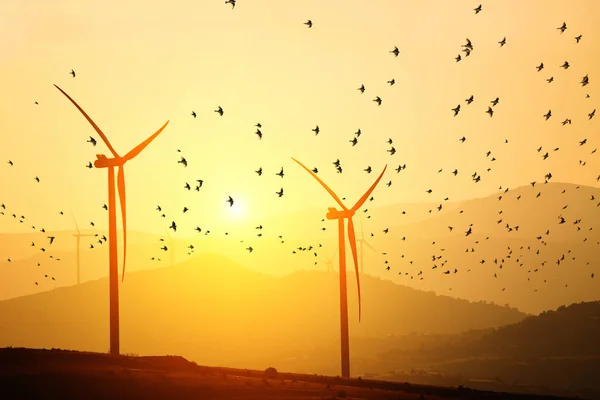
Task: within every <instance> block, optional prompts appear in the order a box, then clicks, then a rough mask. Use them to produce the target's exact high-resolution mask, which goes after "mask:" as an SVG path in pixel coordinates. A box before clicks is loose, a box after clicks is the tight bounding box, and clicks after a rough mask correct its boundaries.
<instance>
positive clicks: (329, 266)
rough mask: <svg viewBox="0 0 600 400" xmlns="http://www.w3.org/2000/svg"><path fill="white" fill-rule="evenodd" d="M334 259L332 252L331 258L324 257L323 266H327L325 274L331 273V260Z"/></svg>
mask: <svg viewBox="0 0 600 400" xmlns="http://www.w3.org/2000/svg"><path fill="white" fill-rule="evenodd" d="M334 258H335V252H333V255H332V256H331V258H329V257H327V256H325V260H326V261H325V264H326V265H327V272H333V259H334Z"/></svg>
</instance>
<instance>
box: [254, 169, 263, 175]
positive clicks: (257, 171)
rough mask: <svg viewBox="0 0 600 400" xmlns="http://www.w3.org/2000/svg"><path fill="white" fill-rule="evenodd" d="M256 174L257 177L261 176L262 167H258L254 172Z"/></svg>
mask: <svg viewBox="0 0 600 400" xmlns="http://www.w3.org/2000/svg"><path fill="white" fill-rule="evenodd" d="M254 172H256V173H257V174H258V176H261V175H262V167H260V168H259V169H258V170H256V171H254Z"/></svg>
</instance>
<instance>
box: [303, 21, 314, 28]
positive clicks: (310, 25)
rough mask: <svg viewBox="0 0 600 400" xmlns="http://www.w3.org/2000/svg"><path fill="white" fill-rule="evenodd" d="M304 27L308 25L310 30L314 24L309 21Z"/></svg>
mask: <svg viewBox="0 0 600 400" xmlns="http://www.w3.org/2000/svg"><path fill="white" fill-rule="evenodd" d="M304 25H308V27H309V28H312V26H313V23H312V21H311V20H310V19H309V20H308V21H306V22H305V23H304Z"/></svg>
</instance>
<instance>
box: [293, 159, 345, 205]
mask: <svg viewBox="0 0 600 400" xmlns="http://www.w3.org/2000/svg"><path fill="white" fill-rule="evenodd" d="M292 160H294V161H296V162H297V163H298V164H300V166H301V167H302V168H304V169H305V170H306V171H307V172H308V173H309V174H311V175H312V176H313V178H315V179H316V180H317V181H318V182H319V183H320V184H321V186H323V187H324V188H325V190H327V192H328V193H329V194H330V195H331V197H333V199H334V200H335V201H336V202H337V203H338V204H339V205H340V207H342V208H343V209H344V210H347V209H348V208H346V206H345V205H344V203H342V201H341V200H340V198H339V197H338V196H337V194H335V193H334V192H333V190H331V189H330V188H329V186H327V185H326V184H325V182H323V181H322V180H321V178H319V177H318V176H317V175H316V174H315V173H314V172H312V171H311V170H310V169H308V168H306V166H304V164H302V163H301V162H300V161H298V160H296V159H295V158H294V157H292Z"/></svg>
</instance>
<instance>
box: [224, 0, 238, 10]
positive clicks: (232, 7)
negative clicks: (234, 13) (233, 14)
mask: <svg viewBox="0 0 600 400" xmlns="http://www.w3.org/2000/svg"><path fill="white" fill-rule="evenodd" d="M235 2H236V0H226V1H225V4H231V9H232V10H233V9H234V8H235Z"/></svg>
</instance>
